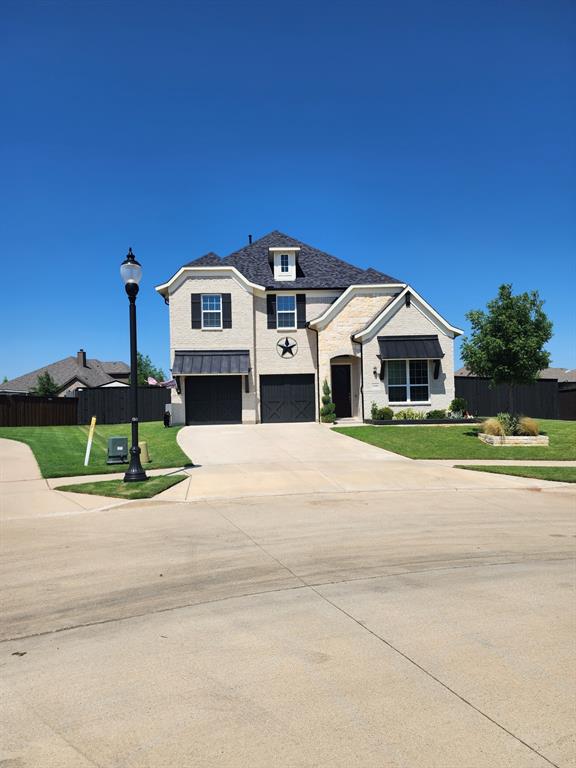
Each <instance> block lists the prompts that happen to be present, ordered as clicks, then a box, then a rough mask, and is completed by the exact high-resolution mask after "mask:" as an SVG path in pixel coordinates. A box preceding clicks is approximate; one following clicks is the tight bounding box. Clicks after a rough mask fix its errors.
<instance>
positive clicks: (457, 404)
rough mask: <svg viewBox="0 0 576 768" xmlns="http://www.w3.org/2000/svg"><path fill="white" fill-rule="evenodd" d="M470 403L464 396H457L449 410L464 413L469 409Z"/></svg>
mask: <svg viewBox="0 0 576 768" xmlns="http://www.w3.org/2000/svg"><path fill="white" fill-rule="evenodd" d="M467 406H468V403H467V402H466V400H464V398H463V397H455V398H454V400H452V402H451V403H450V407H449V408H448V410H449V411H450V413H464V411H465V410H466V409H467Z"/></svg>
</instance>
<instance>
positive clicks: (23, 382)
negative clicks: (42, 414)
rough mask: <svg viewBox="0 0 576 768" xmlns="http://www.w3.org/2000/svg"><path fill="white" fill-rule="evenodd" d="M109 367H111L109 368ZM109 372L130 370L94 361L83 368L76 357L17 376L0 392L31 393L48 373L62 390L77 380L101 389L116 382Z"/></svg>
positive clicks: (118, 363) (2, 386)
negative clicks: (39, 377) (39, 378)
mask: <svg viewBox="0 0 576 768" xmlns="http://www.w3.org/2000/svg"><path fill="white" fill-rule="evenodd" d="M108 366H110V367H109V368H108ZM107 371H111V372H114V373H126V372H129V371H130V368H129V367H128V366H127V365H126V363H122V362H112V363H103V362H101V361H100V360H93V359H90V360H86V365H85V366H81V365H78V358H77V357H76V355H74V356H70V357H65V358H64V359H63V360H57V361H56V362H55V363H50V365H44V366H42V368H38V369H36V370H35V371H31V372H30V373H25V374H23V375H22V376H17V377H16V378H15V379H11V380H10V381H5V382H4V383H3V384H0V392H1V391H10V392H30V391H31V390H32V389H34V387H35V386H36V385H37V383H38V376H40V374H42V373H46V372H48V373H49V374H50V376H52V378H53V379H54V381H55V382H56V384H57V385H58V387H59V388H60V389H63V388H64V386H65V385H66V384H69V383H70V382H73V381H74V380H76V379H78V380H79V381H81V382H82V384H84V385H85V386H87V387H99V386H100V385H102V384H108V383H109V382H111V381H114V378H113V377H112V376H110V375H109V373H107Z"/></svg>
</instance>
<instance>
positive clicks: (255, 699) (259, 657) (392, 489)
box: [0, 425, 576, 768]
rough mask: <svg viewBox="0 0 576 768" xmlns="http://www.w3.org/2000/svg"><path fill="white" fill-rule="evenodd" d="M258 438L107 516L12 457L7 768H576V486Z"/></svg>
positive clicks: (5, 602)
mask: <svg viewBox="0 0 576 768" xmlns="http://www.w3.org/2000/svg"><path fill="white" fill-rule="evenodd" d="M298 427H301V428H302V429H300V431H298ZM210 429H212V430H213V432H212V435H213V437H210V434H209V430H210ZM251 429H252V431H251V432H250V431H249V430H250V428H247V429H243V428H240V429H236V428H202V431H198V432H197V433H194V431H193V430H186V431H183V432H182V433H181V435H182V438H183V440H182V441H181V444H183V443H184V442H186V441H190V442H189V445H187V446H186V450H187V451H191V452H193V453H194V455H193V459H194V461H195V462H196V463H197V464H200V465H202V466H201V467H199V468H198V469H194V470H192V471H191V473H190V474H191V477H190V480H189V481H186V482H185V483H182V484H181V485H180V486H177V487H176V488H179V487H181V486H184V485H186V484H188V485H189V487H188V488H187V489H186V495H187V496H190V495H191V496H192V497H194V496H195V495H196V499H195V500H191V501H184V500H180V501H179V500H178V498H170V497H168V498H166V494H163V498H162V499H158V498H157V499H155V500H151V501H148V502H130V503H125V504H120V505H118V506H115V507H112V508H103V507H104V506H108V507H109V505H110V502H111V500H110V499H108V500H106V501H105V502H102V503H100V504H99V506H97V507H96V508H94V509H86V508H82V507H80V506H76V507H71V506H70V504H69V499H68V497H69V496H74V494H66V495H63V494H61V493H60V492H57V491H51V490H49V489H48V486H47V485H46V486H45V489H46V491H45V492H46V493H50V494H52V495H51V496H50V497H49V498H50V502H49V504H50V505H54V506H50V508H49V511H46V510H44V509H42V504H41V503H40V502H39V501H38V498H37V496H36V495H35V494H36V493H37V487H36V486H31V490H30V497H29V501H28V502H27V503H26V496H25V487H24V486H19V487H20V489H21V490H20V491H19V493H18V494H15V493H14V488H15V486H14V485H12V486H11V489H10V490H11V492H10V493H4V492H3V490H2V487H3V486H4V485H5V484H7V483H17V482H22V483H26V482H34V483H37V482H38V478H35V479H34V478H30V479H29V480H28V479H27V478H26V477H24V478H23V479H22V480H21V481H17V480H11V479H10V477H8V475H9V474H10V472H9V471H8V470H7V469H6V468H7V467H8V466H9V461H8V459H7V451H8V452H9V450H10V448H11V446H8V447H7V446H6V443H7V442H8V441H0V465H1V466H2V467H3V470H4V471H3V474H2V475H1V476H0V479H1V482H0V494H2V495H1V499H2V507H1V509H2V513H3V517H4V519H3V523H2V555H3V558H2V570H1V581H0V583H1V585H2V587H1V588H2V614H3V625H2V642H1V643H0V664H1V665H2V667H1V668H2V672H1V675H0V678H1V685H2V696H1V704H2V709H3V713H2V723H3V732H2V738H1V739H0V743H1V745H2V746H1V747H0V766H2V768H4V766H6V768H32V767H34V768H37V767H40V768H44V766H47V767H49V768H52V766H57V768H85V767H87V766H101V767H105V768H125V767H126V768H128V767H130V768H132V767H133V768H159V767H160V766H162V767H164V766H166V767H168V766H170V768H176V767H178V768H179V767H180V766H182V768H189V767H191V766H193V767H194V768H195V767H196V766H198V768H200V767H202V768H204V767H208V768H211V767H212V766H219V767H220V766H225V767H232V766H234V767H236V766H262V767H264V766H266V768H270V767H271V766H289V767H290V768H292V767H296V766H298V767H302V768H304V767H306V768H308V767H312V766H315V767H316V766H322V767H324V766H326V767H328V766H342V768H344V767H346V768H349V767H350V766H361V767H362V768H388V767H390V768H524V767H526V768H531V767H532V766H535V767H538V766H543V767H544V766H551V765H552V766H562V767H563V768H564V767H566V768H568V766H576V750H575V747H574V740H573V732H574V712H575V705H576V699H575V695H574V691H575V689H576V687H575V682H576V673H575V669H574V651H575V650H576V649H575V641H574V638H575V637H576V618H575V617H576V611H575V601H574V585H575V571H574V551H575V544H576V530H575V527H574V512H575V511H576V494H575V491H574V488H573V487H570V486H567V485H563V484H556V483H548V484H547V483H545V482H542V481H532V480H528V479H525V478H512V477H505V476H498V475H485V474H483V473H472V472H465V471H463V470H456V469H453V468H451V467H448V466H430V465H429V464H426V463H424V462H412V461H409V460H404V459H401V458H399V457H397V456H394V455H393V454H386V453H385V452H382V451H379V449H375V448H372V447H370V446H365V445H363V444H362V443H359V442H357V441H355V440H352V439H349V438H346V437H343V436H341V435H336V434H334V433H331V432H330V431H329V430H326V429H325V428H324V427H321V426H318V425H292V426H291V427H290V429H285V430H284V432H283V433H282V431H281V430H283V429H284V427H277V428H276V429H268V430H267V431H266V432H265V430H264V429H262V428H260V427H253V428H251ZM259 435H261V436H262V443H261V444H259ZM19 455H20V461H19V462H14V463H13V464H14V466H16V465H18V466H23V465H24V464H25V463H26V462H27V461H29V456H28V455H27V454H26V452H25V451H22V452H21V453H20V454H19ZM267 461H268V464H267V463H266V462H267ZM219 462H220V463H219ZM271 465H274V468H273V469H271V468H270V467H271ZM329 467H332V469H330V468H329ZM334 467H336V469H334ZM282 469H284V472H285V473H287V474H288V476H289V478H291V479H293V478H296V479H297V480H296V481H295V480H293V483H295V482H296V485H295V486H294V485H293V486H292V487H287V488H286V489H285V490H284V491H283V490H282V489H283V488H284V486H283V485H282V484H281V477H282ZM14 471H15V470H14ZM23 474H24V475H26V474H27V473H26V472H23ZM266 474H268V476H269V484H268V486H266V485H264V487H262V485H260V486H258V482H259V481H260V480H265V476H266ZM199 478H200V479H199ZM202 478H203V479H202ZM234 478H239V479H240V478H243V483H242V484H241V486H240V487H238V486H237V485H235V483H234ZM299 478H303V479H305V482H302V483H300V484H298V482H297V481H298V480H299ZM40 482H44V481H40ZM282 482H284V480H282ZM195 483H196V484H200V483H201V485H200V487H194V484H195ZM374 486H377V487H374ZM172 490H174V489H171V491H172ZM171 491H168V492H167V493H168V494H169V493H170V492H171ZM43 492H44V490H43ZM249 492H252V493H253V495H252V496H247V495H246V493H249ZM15 495H18V497H19V499H18V502H17V506H12V504H13V503H14V502H13V501H11V500H10V499H11V497H13V496H15ZM59 498H62V505H61V508H60V509H58V508H57V505H58V502H57V499H59ZM83 498H84V499H86V498H89V497H83Z"/></svg>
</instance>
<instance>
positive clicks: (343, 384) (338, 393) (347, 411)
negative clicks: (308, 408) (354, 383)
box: [332, 365, 352, 419]
mask: <svg viewBox="0 0 576 768" xmlns="http://www.w3.org/2000/svg"><path fill="white" fill-rule="evenodd" d="M332 402H333V403H334V405H335V406H336V416H337V417H338V418H340V419H345V418H347V417H348V416H352V388H351V386H350V366H349V365H333V366H332Z"/></svg>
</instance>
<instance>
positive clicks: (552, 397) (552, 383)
mask: <svg viewBox="0 0 576 768" xmlns="http://www.w3.org/2000/svg"><path fill="white" fill-rule="evenodd" d="M454 389H455V394H456V397H463V398H464V400H466V403H467V407H468V410H469V411H470V412H471V413H473V414H474V415H475V416H495V415H496V414H497V413H506V412H507V411H508V410H509V409H510V407H509V404H508V386H507V385H506V384H498V385H496V386H495V387H491V386H490V380H489V379H481V378H477V377H475V376H455V377H454ZM514 410H515V411H516V412H517V413H522V414H524V415H525V416H534V417H535V418H539V419H558V418H559V416H560V410H559V404H558V381H557V380H556V379H539V380H538V381H536V382H535V383H534V384H518V385H517V386H515V387H514Z"/></svg>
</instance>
